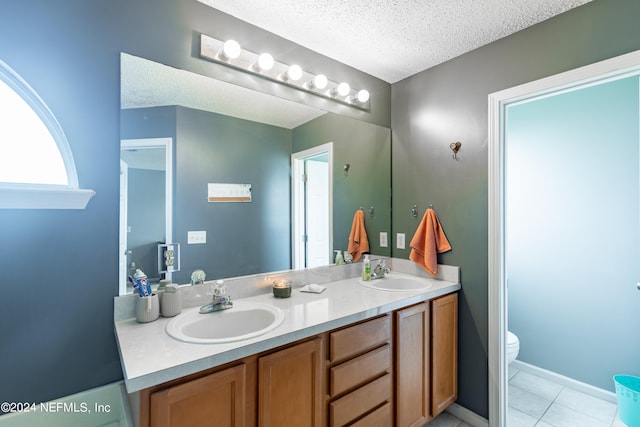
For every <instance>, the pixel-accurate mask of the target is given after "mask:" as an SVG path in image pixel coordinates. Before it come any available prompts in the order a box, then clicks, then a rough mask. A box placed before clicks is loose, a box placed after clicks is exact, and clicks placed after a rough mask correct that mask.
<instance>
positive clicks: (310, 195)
mask: <svg viewBox="0 0 640 427" xmlns="http://www.w3.org/2000/svg"><path fill="white" fill-rule="evenodd" d="M305 169H306V176H307V179H306V191H305V199H306V209H305V214H306V218H305V223H306V235H307V239H306V246H307V249H306V252H307V263H306V266H307V267H319V266H323V265H327V264H330V263H331V248H330V247H329V209H328V204H329V203H328V200H329V178H328V176H329V164H328V163H327V162H326V161H317V160H314V159H309V160H306V161H305Z"/></svg>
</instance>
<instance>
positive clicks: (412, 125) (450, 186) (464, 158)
mask: <svg viewBox="0 0 640 427" xmlns="http://www.w3.org/2000/svg"><path fill="white" fill-rule="evenodd" d="M638 16H640V3H639V2H637V1H636V0H616V1H612V0H594V1H593V2H590V3H587V4H586V5H583V6H580V7H578V8H576V9H573V10H571V11H569V12H567V13H564V14H561V15H559V16H557V17H555V18H552V19H550V20H548V21H545V22H542V23H540V24H538V25H535V26H533V27H530V28H528V29H526V30H523V31H520V32H518V33H516V34H514V35H512V36H509V37H505V38H503V39H500V40H498V41H496V42H494V43H491V44H489V45H487V46H484V47H481V48H479V49H476V50H474V51H472V52H469V53H467V54H465V55H462V56H460V57H457V58H455V59H452V60H450V61H448V62H445V63H443V64H441V65H438V66H436V67H433V68H431V69H429V70H426V71H423V72H421V73H418V74H416V75H414V76H412V77H410V78H407V79H405V80H403V81H400V82H398V83H395V84H393V85H392V88H391V93H392V94H391V109H392V117H391V128H392V139H393V144H392V153H393V154H392V188H393V204H392V209H393V212H394V215H393V222H392V230H393V232H394V239H395V233H406V234H407V239H410V238H411V237H412V235H413V233H414V231H415V229H416V227H417V224H418V221H419V220H420V217H421V216H422V214H423V213H424V210H425V209H426V207H428V205H429V204H433V207H434V208H435V210H436V212H437V214H438V216H439V218H440V221H441V223H442V226H443V228H444V231H445V233H446V235H447V237H448V239H449V241H450V242H451V246H452V247H453V249H452V251H450V252H447V253H445V254H442V255H441V256H440V257H439V262H441V263H445V264H452V265H458V266H460V267H461V282H462V291H461V298H460V308H459V313H460V314H459V328H460V331H459V335H460V342H459V351H460V353H459V376H458V378H459V398H458V403H459V404H460V405H462V406H464V407H466V408H468V409H470V410H472V411H474V412H476V413H477V414H479V415H482V416H484V417H487V416H488V368H487V366H488V353H487V345H488V285H489V284H488V267H487V261H488V257H487V248H488V237H487V233H488V227H487V220H488V218H487V216H488V207H487V206H488V189H487V185H488V182H487V177H488V171H487V167H488V160H487V159H488V151H487V143H488V124H487V121H488V117H487V114H488V113H487V112H488V98H487V97H488V95H489V94H491V93H493V92H496V91H499V90H502V89H506V88H509V87H513V86H516V85H519V84H522V83H526V82H529V81H532V80H536V79H539V78H542V77H546V76H549V75H553V74H557V73H559V72H562V71H566V70H569V69H573V68H576V67H579V66H582V65H587V64H590V63H593V62H597V61H600V60H604V59H607V58H611V57H614V56H617V55H621V54H623V53H627V52H631V51H634V50H637V49H640V27H638V25H637V22H636V20H637V17H638ZM456 141H460V142H461V143H462V147H461V149H460V151H459V152H458V155H457V157H458V160H454V159H453V158H452V151H451V150H450V148H449V145H450V144H451V143H453V142H456ZM414 204H415V205H417V206H418V209H419V210H420V215H419V216H418V218H413V217H412V216H411V213H410V210H411V207H413V205H414ZM394 239H392V240H394ZM408 255H409V251H408V250H399V249H394V250H393V256H396V257H402V258H408Z"/></svg>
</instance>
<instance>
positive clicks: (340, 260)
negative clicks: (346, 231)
mask: <svg viewBox="0 0 640 427" xmlns="http://www.w3.org/2000/svg"><path fill="white" fill-rule="evenodd" d="M334 252H335V253H336V265H342V264H344V258H343V257H342V252H340V251H339V250H335V251H334Z"/></svg>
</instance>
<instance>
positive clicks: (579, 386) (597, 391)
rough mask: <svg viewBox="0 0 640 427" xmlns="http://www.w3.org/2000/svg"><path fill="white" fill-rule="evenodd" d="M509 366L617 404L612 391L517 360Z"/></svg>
mask: <svg viewBox="0 0 640 427" xmlns="http://www.w3.org/2000/svg"><path fill="white" fill-rule="evenodd" d="M509 366H510V367H512V368H515V369H518V370H520V371H523V372H528V373H530V374H533V375H537V376H539V377H541V378H545V379H547V380H549V381H553V382H554V383H556V384H560V385H562V386H565V387H569V388H571V389H573V390H576V391H581V392H582V393H586V394H589V395H591V396H594V397H597V398H599V399H602V400H606V401H608V402H612V403H616V402H617V400H616V394H615V393H613V392H611V391H608V390H605V389H602V388H599V387H595V386H592V385H591V384H587V383H583V382H581V381H578V380H574V379H573V378H569V377H565V376H564V375H560V374H558V373H555V372H552V371H548V370H546V369H543V368H539V367H537V366H535V365H531V364H529V363H525V362H521V361H519V360H517V359H516V360H514V361H513V362H511V364H510V365H509Z"/></svg>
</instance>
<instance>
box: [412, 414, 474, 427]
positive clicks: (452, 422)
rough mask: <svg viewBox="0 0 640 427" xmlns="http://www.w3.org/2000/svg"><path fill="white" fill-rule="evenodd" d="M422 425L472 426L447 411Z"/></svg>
mask: <svg viewBox="0 0 640 427" xmlns="http://www.w3.org/2000/svg"><path fill="white" fill-rule="evenodd" d="M423 427H473V426H472V425H471V424H467V423H465V422H464V421H462V420H460V419H459V418H457V417H454V416H453V415H451V414H450V413H448V412H443V413H441V414H440V415H438V416H437V417H435V418H434V419H432V420H431V421H429V422H428V423H426V424H425V425H424V426H423Z"/></svg>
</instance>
